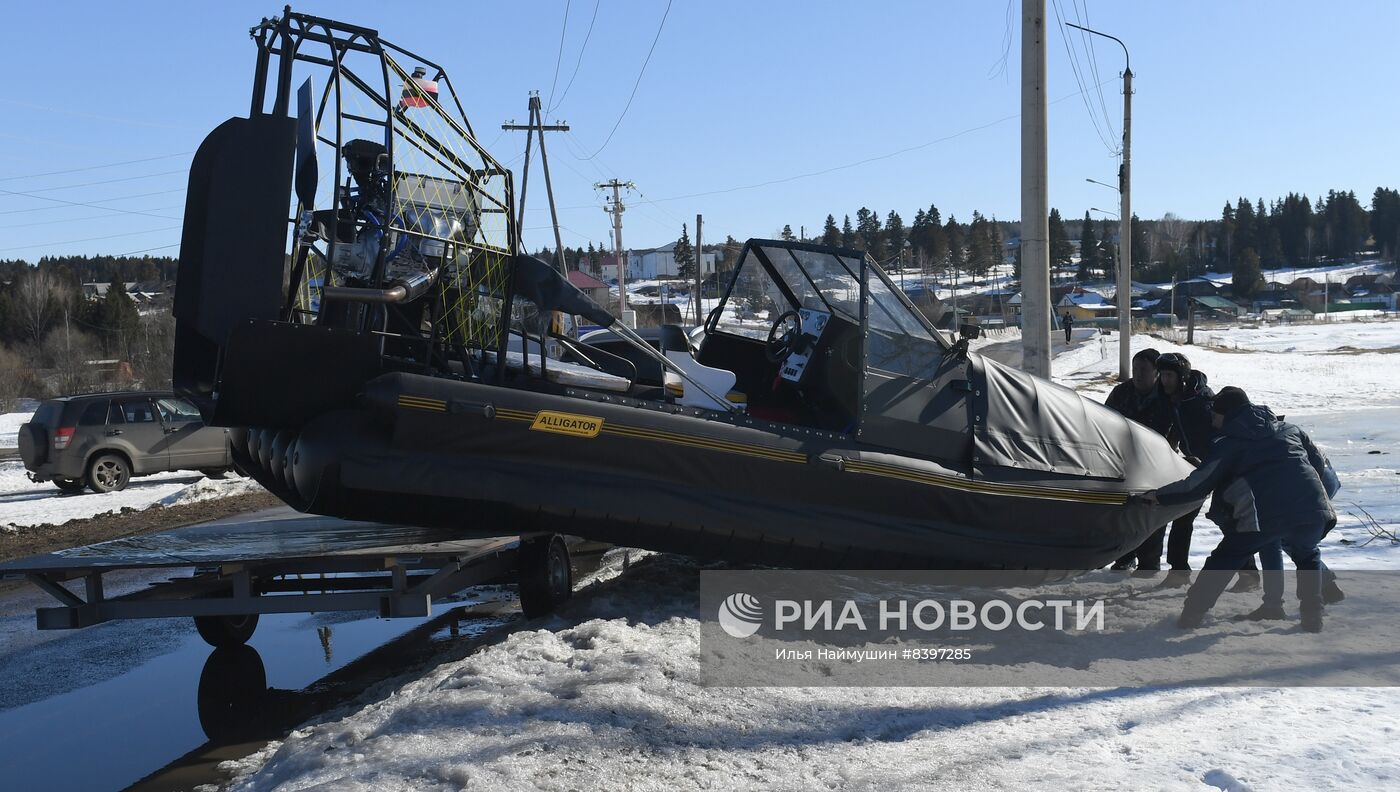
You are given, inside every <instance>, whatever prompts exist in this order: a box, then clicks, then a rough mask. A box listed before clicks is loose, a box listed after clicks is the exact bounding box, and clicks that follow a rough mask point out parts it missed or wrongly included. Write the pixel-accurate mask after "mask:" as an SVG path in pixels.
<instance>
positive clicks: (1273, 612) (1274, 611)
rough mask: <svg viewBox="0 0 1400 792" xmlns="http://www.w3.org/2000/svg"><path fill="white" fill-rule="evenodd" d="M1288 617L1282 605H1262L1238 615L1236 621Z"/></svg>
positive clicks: (1278, 619) (1272, 619) (1279, 619)
mask: <svg viewBox="0 0 1400 792" xmlns="http://www.w3.org/2000/svg"><path fill="white" fill-rule="evenodd" d="M1287 618H1288V614H1287V613H1284V612H1283V606H1282V605H1260V606H1259V607H1257V608H1255V609H1254V610H1252V611H1250V612H1249V613H1246V614H1245V615H1243V616H1236V617H1235V621H1281V620H1283V619H1287Z"/></svg>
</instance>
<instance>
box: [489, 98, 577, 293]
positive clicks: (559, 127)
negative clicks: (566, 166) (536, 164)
mask: <svg viewBox="0 0 1400 792" xmlns="http://www.w3.org/2000/svg"><path fill="white" fill-rule="evenodd" d="M501 129H504V130H506V131H507V132H519V131H522V130H523V131H524V132H525V167H524V169H523V171H522V173H521V176H520V208H519V212H518V214H519V216H518V217H517V218H516V222H515V227H516V228H519V229H521V243H520V244H521V246H522V247H523V246H524V244H525V242H524V238H525V237H524V228H525V192H526V190H527V189H528V188H529V186H530V148H531V144H532V143H533V142H534V138H535V133H536V132H539V133H540V164H541V165H542V166H544V190H545V194H546V195H547V196H548V197H549V219H550V220H551V221H552V222H553V223H554V260H555V268H556V269H558V270H559V271H560V272H563V271H564V270H565V269H566V268H567V267H566V265H565V262H564V243H563V240H562V239H561V238H560V237H559V213H558V211H556V210H555V208H554V185H553V184H552V183H551V182H550V179H549V155H548V154H546V153H545V149H544V133H545V132H546V131H549V132H568V131H569V125H568V124H545V123H544V121H543V119H542V118H541V111H540V92H539V91H531V92H530V121H529V123H527V124H524V125H521V124H515V123H510V124H501Z"/></svg>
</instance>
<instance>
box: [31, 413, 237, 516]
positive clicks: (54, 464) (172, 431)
mask: <svg viewBox="0 0 1400 792" xmlns="http://www.w3.org/2000/svg"><path fill="white" fill-rule="evenodd" d="M19 454H20V458H22V459H23V460H24V466H25V468H27V469H28V470H29V478H30V479H31V480H32V481H36V482H37V481H52V482H53V483H54V484H56V485H57V486H58V488H59V489H61V490H64V491H65V492H78V491H80V490H82V488H83V487H84V486H87V487H90V488H91V489H92V491H93V492H112V491H114V490H119V489H122V488H124V487H125V486H126V485H127V483H129V482H130V481H131V479H132V477H133V476H145V475H148V474H150V473H160V472H163V471H167V470H200V471H203V472H204V473H205V474H206V475H210V476H213V477H218V476H222V475H223V474H224V473H225V472H226V471H228V470H230V469H231V468H232V467H233V458H232V457H231V456H230V453H229V441H228V430H226V429H218V428H213V427H207V426H205V425H204V421H202V420H201V419H200V417H199V411H198V410H196V409H195V407H194V405H193V404H190V403H189V402H188V401H185V400H184V399H181V398H179V397H177V396H175V395H174V394H172V393H160V392H156V393H130V392H127V393H94V394H86V395H83V396H66V397H64V398H61V399H50V400H49V401H46V402H44V403H43V404H41V405H39V409H38V410H37V411H36V412H35V413H34V418H33V420H31V421H30V422H29V423H27V424H24V425H23V426H21V427H20V428H19Z"/></svg>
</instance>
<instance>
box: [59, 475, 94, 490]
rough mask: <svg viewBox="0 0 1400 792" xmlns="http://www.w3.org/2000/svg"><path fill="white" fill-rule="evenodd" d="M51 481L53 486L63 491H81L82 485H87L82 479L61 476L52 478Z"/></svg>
mask: <svg viewBox="0 0 1400 792" xmlns="http://www.w3.org/2000/svg"><path fill="white" fill-rule="evenodd" d="M53 483H54V486H55V487H58V488H59V489H61V490H63V491H64V492H82V491H83V487H86V486H87V482H86V481H83V480H82V479H65V478H61V479H54V480H53Z"/></svg>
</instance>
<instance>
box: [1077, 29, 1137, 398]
mask: <svg viewBox="0 0 1400 792" xmlns="http://www.w3.org/2000/svg"><path fill="white" fill-rule="evenodd" d="M1065 24H1066V25H1069V26H1070V27H1072V28H1078V29H1079V30H1082V31H1084V32H1085V33H1093V34H1094V35H1095V36H1103V37H1104V38H1106V39H1113V40H1114V41H1117V42H1118V46H1120V47H1122V48H1123V164H1122V166H1121V167H1120V168H1119V169H1118V203H1119V212H1118V217H1119V221H1118V259H1119V266H1118V300H1117V302H1118V378H1119V379H1120V380H1122V381H1123V382H1127V381H1128V377H1129V376H1131V373H1130V369H1129V362H1130V360H1131V358H1132V350H1131V349H1130V347H1131V346H1132V332H1133V319H1132V312H1133V297H1132V290H1133V284H1132V280H1133V201H1132V193H1133V191H1132V163H1133V69H1132V60H1131V59H1130V58H1129V57H1128V45H1127V44H1124V43H1123V42H1122V41H1121V40H1120V39H1118V38H1117V37H1115V36H1110V35H1108V34H1107V33H1100V32H1099V31H1097V30H1091V29H1090V28H1086V27H1082V26H1080V25H1075V24H1071V23H1069V22H1066V23H1065Z"/></svg>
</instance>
